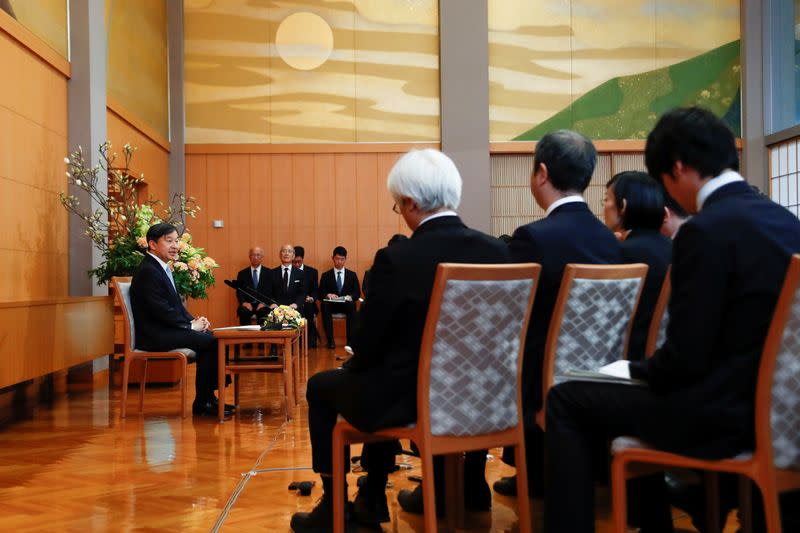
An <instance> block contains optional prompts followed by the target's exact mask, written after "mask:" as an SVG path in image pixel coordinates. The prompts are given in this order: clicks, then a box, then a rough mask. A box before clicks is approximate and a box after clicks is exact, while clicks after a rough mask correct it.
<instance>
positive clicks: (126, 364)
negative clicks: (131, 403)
mask: <svg viewBox="0 0 800 533" xmlns="http://www.w3.org/2000/svg"><path fill="white" fill-rule="evenodd" d="M130 369H131V357H130V356H126V357H125V361H123V363H122V387H121V388H122V398H121V400H122V403H121V406H120V414H119V416H120V418H125V412H126V408H127V403H128V376H129V374H130Z"/></svg>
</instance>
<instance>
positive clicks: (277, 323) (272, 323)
mask: <svg viewBox="0 0 800 533" xmlns="http://www.w3.org/2000/svg"><path fill="white" fill-rule="evenodd" d="M305 324H306V319H305V318H303V317H302V315H300V312H299V311H297V309H292V308H291V307H289V306H288V305H279V306H278V307H276V308H275V309H273V310H272V311H270V312H269V314H268V315H267V318H266V319H264V325H263V326H262V328H261V329H284V328H287V329H288V328H291V329H297V328H302V327H303V326H305Z"/></svg>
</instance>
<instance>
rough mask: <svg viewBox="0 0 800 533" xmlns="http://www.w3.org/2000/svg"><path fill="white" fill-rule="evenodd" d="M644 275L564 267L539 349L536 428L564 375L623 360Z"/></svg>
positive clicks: (633, 269) (630, 269)
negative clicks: (541, 351)
mask: <svg viewBox="0 0 800 533" xmlns="http://www.w3.org/2000/svg"><path fill="white" fill-rule="evenodd" d="M646 275H647V265H645V264H642V263H635V264H631V265H581V264H574V263H571V264H568V265H567V266H566V268H565V269H564V277H563V278H562V280H561V287H560V289H559V291H558V298H557V299H556V305H555V307H554V308H553V314H552V318H551V319H550V329H549V330H548V332H547V341H546V343H545V348H544V366H543V369H542V408H541V409H540V410H539V412H538V413H536V422H537V423H538V424H539V427H541V428H542V429H545V404H546V399H547V393H548V392H549V391H550V388H551V387H552V386H553V385H556V384H558V383H561V382H563V381H567V380H568V379H569V378H568V377H565V374H566V372H567V371H569V370H597V369H598V368H599V367H601V366H603V365H605V364H608V363H611V362H612V361H616V360H618V359H624V358H626V357H627V356H628V340H629V339H630V335H631V328H632V327H633V316H634V314H636V307H637V305H639V296H640V295H641V293H642V287H643V286H644V278H645V276H646ZM517 472H519V468H517Z"/></svg>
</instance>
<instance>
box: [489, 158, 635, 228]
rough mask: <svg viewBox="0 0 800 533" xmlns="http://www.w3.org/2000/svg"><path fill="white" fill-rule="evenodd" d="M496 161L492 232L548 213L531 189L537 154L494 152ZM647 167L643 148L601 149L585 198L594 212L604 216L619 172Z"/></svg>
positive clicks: (514, 226) (493, 169)
mask: <svg viewBox="0 0 800 533" xmlns="http://www.w3.org/2000/svg"><path fill="white" fill-rule="evenodd" d="M491 162H492V170H491V171H492V234H493V235H495V236H499V235H502V234H503V233H508V234H509V235H511V234H512V233H514V230H515V229H517V228H518V227H519V226H521V225H523V224H527V223H528V222H531V221H533V220H538V219H540V218H542V217H543V216H544V210H543V209H541V208H540V207H539V206H538V205H536V202H535V201H534V199H533V196H532V195H531V191H530V175H531V170H532V169H533V155H532V154H531V155H520V154H493V155H492V157H491ZM624 170H642V171H643V170H645V168H644V154H643V153H640V152H634V153H631V152H624V153H608V152H607V153H601V154H599V158H598V161H597V167H596V168H595V170H594V175H593V176H592V181H591V183H590V184H589V187H588V188H587V189H586V192H585V193H584V198H586V202H587V203H588V204H589V208H590V209H591V210H592V212H593V213H594V214H595V215H597V216H598V217H599V218H601V219H602V217H603V195H604V194H605V190H606V183H607V182H608V180H609V179H610V178H611V176H613V175H614V174H616V173H617V172H622V171H624Z"/></svg>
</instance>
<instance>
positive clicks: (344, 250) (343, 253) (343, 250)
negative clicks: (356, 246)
mask: <svg viewBox="0 0 800 533" xmlns="http://www.w3.org/2000/svg"><path fill="white" fill-rule="evenodd" d="M333 255H341V256H342V257H347V248H345V247H344V246H337V247H336V248H334V249H333Z"/></svg>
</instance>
